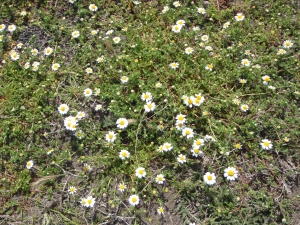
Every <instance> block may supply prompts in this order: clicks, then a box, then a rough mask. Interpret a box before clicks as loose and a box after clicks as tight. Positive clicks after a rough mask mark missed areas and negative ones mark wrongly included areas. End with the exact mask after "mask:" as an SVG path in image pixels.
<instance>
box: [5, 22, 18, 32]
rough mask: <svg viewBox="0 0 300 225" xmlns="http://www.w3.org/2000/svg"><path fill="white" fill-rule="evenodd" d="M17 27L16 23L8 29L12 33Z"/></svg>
mask: <svg viewBox="0 0 300 225" xmlns="http://www.w3.org/2000/svg"><path fill="white" fill-rule="evenodd" d="M16 29H17V27H16V25H14V24H12V25H9V26H8V28H7V30H8V31H9V32H11V33H12V32H14V31H15V30H16Z"/></svg>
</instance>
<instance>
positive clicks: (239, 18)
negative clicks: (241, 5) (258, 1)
mask: <svg viewBox="0 0 300 225" xmlns="http://www.w3.org/2000/svg"><path fill="white" fill-rule="evenodd" d="M235 19H236V21H242V20H244V19H245V16H244V15H243V13H238V14H236V16H235Z"/></svg>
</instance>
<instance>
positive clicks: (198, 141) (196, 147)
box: [0, 0, 293, 215]
mask: <svg viewBox="0 0 300 225" xmlns="http://www.w3.org/2000/svg"><path fill="white" fill-rule="evenodd" d="M69 2H70V3H72V4H73V3H74V2H76V0H69ZM135 4H137V5H138V4H139V3H138V2H137V1H136V3H135ZM173 6H174V7H175V8H177V7H180V6H181V4H180V2H178V1H175V2H174V3H173ZM169 9H170V8H169V6H165V7H164V8H163V10H162V13H166V12H167V11H168V10H169ZM89 10H90V11H92V12H96V11H97V10H98V7H97V6H96V5H95V4H90V5H89ZM197 12H198V13H199V14H202V15H204V14H206V10H205V9H204V8H197ZM244 19H245V16H244V15H243V14H242V13H237V15H236V16H235V20H236V21H243V20H244ZM185 25H186V22H185V21H184V20H177V22H176V24H175V25H173V26H172V31H173V32H174V33H180V32H181V30H182V28H183V27H185ZM229 26H230V22H229V21H228V22H226V23H224V24H223V29H227V28H228V27H229ZM5 28H6V26H5V25H4V24H1V25H0V32H2V31H4V29H5ZM7 30H8V31H9V32H11V33H12V32H14V31H15V30H16V26H15V25H10V26H8V29H7ZM123 30H127V28H126V29H125V28H124V29H123ZM193 30H198V29H196V28H195V29H194V28H193ZM113 32H114V31H113V30H109V31H107V32H106V37H104V39H107V38H108V37H109V35H111V34H112V33H113ZM91 33H92V35H96V34H97V33H98V31H96V30H93V31H92V32H91ZM71 36H72V38H73V39H76V38H79V37H80V32H79V31H78V30H75V31H73V32H72V34H71ZM2 38H3V37H2V35H0V41H2ZM201 40H202V41H203V42H202V43H200V46H201V47H204V48H205V49H206V50H207V51H212V50H213V48H212V47H211V46H208V45H206V46H205V44H206V43H207V42H208V40H209V36H208V35H202V37H201ZM112 41H113V42H114V43H115V44H118V43H120V41H121V38H120V37H118V36H116V37H113V38H112ZM22 46H23V44H22V43H19V44H17V49H22ZM292 46H293V43H292V42H291V41H290V40H286V41H284V43H283V49H279V50H278V52H277V54H278V55H283V54H286V50H285V49H289V48H291V47H292ZM52 52H53V49H52V48H51V47H47V48H45V49H44V51H43V53H44V55H45V56H49V55H51V54H52ZM184 52H185V54H187V55H191V54H193V52H194V49H193V48H192V47H187V48H185V50H184ZM31 54H32V55H33V56H37V55H38V54H39V51H38V50H37V49H32V50H31ZM245 54H246V55H247V56H249V55H251V52H250V51H249V50H247V51H246V52H245ZM9 55H10V58H11V59H12V60H18V59H19V58H20V55H19V53H18V52H17V51H16V50H12V51H10V53H9ZM104 61H105V58H104V56H101V57H99V58H97V59H96V62H97V63H103V62H104ZM30 65H31V66H32V70H33V71H37V70H38V68H39V66H40V63H39V62H36V61H35V62H33V63H32V64H31V63H30V62H27V63H25V65H24V67H25V69H28V68H29V67H30ZM241 65H242V66H245V67H249V66H250V65H251V61H250V60H249V59H242V60H241ZM169 66H170V67H171V68H172V69H177V68H178V67H179V63H177V62H173V63H171V64H170V65H169ZM257 67H258V65H257ZM59 68H60V64H58V63H53V64H52V70H54V71H56V70H58V69H59ZM205 69H206V70H207V71H212V70H213V64H211V63H210V64H207V65H206V66H205ZM85 71H86V73H88V74H91V73H93V69H92V68H86V70H85ZM128 80H129V78H128V77H127V76H122V77H121V78H120V81H121V83H123V84H125V83H127V82H128ZM262 80H263V84H265V85H268V84H269V82H270V81H271V78H270V76H268V75H265V76H263V77H262ZM239 82H240V83H241V84H246V83H247V80H245V79H239ZM161 86H162V84H161V83H157V84H156V87H161ZM98 94H99V91H98V90H96V91H95V95H98ZM83 95H84V96H85V97H91V96H92V95H93V90H92V89H90V88H87V89H85V90H84V92H83ZM141 100H142V101H144V102H145V105H144V111H145V112H146V113H149V112H152V111H154V110H155V108H156V104H155V103H154V102H153V96H152V94H151V93H150V92H144V93H142V95H141ZM182 100H183V103H184V104H185V105H186V106H187V107H189V108H192V107H199V106H200V105H202V104H203V103H204V101H205V98H204V96H203V95H202V94H200V93H199V94H195V95H194V96H187V95H184V96H182ZM233 103H234V104H236V105H240V103H241V102H240V100H239V99H238V98H235V99H233ZM94 109H95V111H98V110H100V109H102V105H96V106H95V108H94ZM241 110H242V111H243V112H247V111H248V110H249V106H248V105H246V104H241ZM58 112H59V113H60V114H61V115H67V114H68V112H69V106H68V105H67V104H61V105H60V106H59V107H58ZM85 117H86V114H85V112H82V111H80V112H77V114H76V115H75V116H68V117H66V118H65V119H64V127H65V128H66V129H67V130H70V131H74V132H75V133H74V135H75V136H76V137H77V138H79V139H81V138H83V137H84V133H83V131H82V130H78V123H79V121H80V120H82V119H84V118H85ZM128 125H129V121H128V119H126V118H119V119H118V120H117V121H116V127H117V128H118V129H121V130H123V129H126V128H127V127H128ZM186 125H187V118H186V115H183V114H181V113H180V114H178V115H176V122H175V127H176V129H177V130H178V131H180V132H181V136H182V137H185V138H186V139H188V140H192V146H191V149H190V152H191V154H192V156H193V157H199V156H202V155H203V154H204V153H203V151H202V149H203V147H204V146H205V144H206V143H207V142H209V141H212V142H215V141H216V140H215V139H214V138H213V137H212V136H209V135H206V136H204V137H202V138H195V139H194V137H195V135H196V134H195V133H194V131H193V129H192V128H190V127H187V126H186ZM116 139H117V133H115V132H114V131H108V132H107V133H106V134H105V140H106V141H107V143H108V144H109V145H110V146H112V145H113V143H114V142H115V141H116ZM193 139H194V140H193ZM260 145H261V147H262V149H264V150H270V149H272V148H273V144H272V142H271V141H270V140H268V139H263V140H262V142H261V143H260ZM236 146H237V148H238V149H240V148H241V145H240V144H239V146H238V144H237V145H236ZM172 149H173V145H172V143H169V142H165V143H163V144H162V145H160V146H159V147H158V152H159V153H165V152H169V151H172ZM130 155H131V154H130V152H129V151H128V150H126V149H122V150H120V152H119V155H118V156H119V158H120V160H122V161H125V160H127V159H129V158H130ZM177 162H178V163H179V164H184V163H186V162H187V157H186V155H185V154H179V155H178V156H177ZM33 166H34V163H33V161H32V160H30V161H28V162H27V164H26V168H27V169H32V168H33ZM84 170H85V171H87V172H88V171H91V170H92V167H91V166H90V165H88V164H87V163H85V164H84ZM223 175H224V177H225V179H226V180H228V181H234V180H237V179H238V170H237V169H236V168H235V167H228V168H226V169H225V170H224V174H223ZM146 176H147V172H146V169H145V168H144V167H138V168H136V170H135V177H136V178H137V179H144V178H146ZM154 181H155V182H156V183H157V184H160V185H163V184H164V183H165V181H166V179H165V176H164V174H163V172H162V173H160V174H157V175H156V177H155V178H154ZM203 181H204V182H205V183H206V184H207V185H214V184H216V182H217V177H216V175H215V173H211V172H206V173H205V174H204V176H203ZM126 189H127V185H126V184H125V183H124V182H122V183H120V184H119V185H118V190H119V191H120V192H124V191H125V190H126ZM76 192H77V188H76V187H74V186H70V187H69V189H68V193H69V194H71V195H73V194H75V193H76ZM140 201H141V200H140V197H139V196H138V195H137V194H133V195H131V196H130V197H129V198H128V202H129V204H130V205H132V206H137V205H139V203H140ZM95 203H96V198H93V197H92V196H91V195H90V196H88V197H86V198H82V199H81V200H80V204H81V205H82V206H84V207H93V206H94V205H95ZM157 213H158V214H160V215H162V214H164V208H163V207H159V208H158V209H157Z"/></svg>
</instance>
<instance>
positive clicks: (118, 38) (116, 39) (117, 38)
mask: <svg viewBox="0 0 300 225" xmlns="http://www.w3.org/2000/svg"><path fill="white" fill-rule="evenodd" d="M113 41H114V43H116V44H118V43H119V42H120V41H121V38H120V37H114V38H113Z"/></svg>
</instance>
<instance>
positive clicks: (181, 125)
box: [175, 121, 185, 130]
mask: <svg viewBox="0 0 300 225" xmlns="http://www.w3.org/2000/svg"><path fill="white" fill-rule="evenodd" d="M175 126H176V130H182V129H184V128H185V125H184V123H183V122H180V121H176V124H175Z"/></svg>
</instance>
